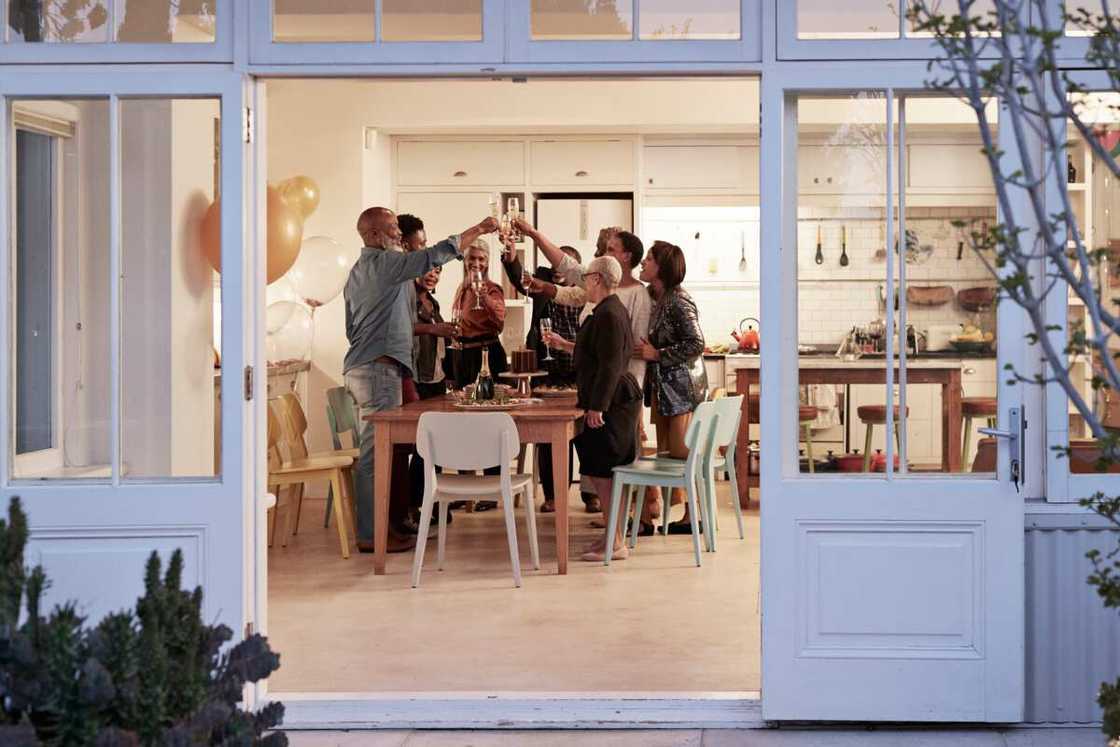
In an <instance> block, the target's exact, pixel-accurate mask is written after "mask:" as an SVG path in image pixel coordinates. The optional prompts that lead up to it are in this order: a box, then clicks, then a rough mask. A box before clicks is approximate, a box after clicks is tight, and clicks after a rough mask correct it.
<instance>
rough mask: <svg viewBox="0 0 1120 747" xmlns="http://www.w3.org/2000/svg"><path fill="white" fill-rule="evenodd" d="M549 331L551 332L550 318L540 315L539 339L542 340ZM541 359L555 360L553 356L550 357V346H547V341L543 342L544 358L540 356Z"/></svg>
mask: <svg viewBox="0 0 1120 747" xmlns="http://www.w3.org/2000/svg"><path fill="white" fill-rule="evenodd" d="M550 332H552V320H551V319H549V318H548V317H546V316H542V317H541V340H544V339H545V337H547V336H548V334H549V333H550ZM541 360H542V361H551V360H556V359H555V358H553V357H552V348H550V347H549V346H548V343H547V342H545V344H544V358H541Z"/></svg>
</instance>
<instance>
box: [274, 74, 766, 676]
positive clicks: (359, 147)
mask: <svg viewBox="0 0 1120 747" xmlns="http://www.w3.org/2000/svg"><path fill="white" fill-rule="evenodd" d="M265 85H266V90H267V123H264V124H263V126H264V127H267V130H266V132H267V134H266V143H267V180H268V182H269V183H270V185H274V186H275V187H276V188H277V192H278V193H282V192H287V193H288V203H289V205H291V204H294V203H295V202H298V201H299V200H300V199H301V195H302V197H303V198H305V199H308V200H310V202H314V201H315V200H317V205H314V206H313V210H309V208H311V207H312V205H311V204H310V202H308V203H305V204H303V205H302V208H303V212H305V213H306V217H305V218H304V219H303V221H302V235H301V236H302V248H301V250H300V253H299V254H300V257H301V258H302V259H301V258H297V259H296V260H295V265H294V266H293V267H292V268H291V270H288V271H285V272H284V273H283V274H282V275H280V276H279V277H278V278H277V279H276V280H275V282H272V283H270V285H269V288H268V293H267V299H266V300H267V304H268V311H267V314H266V317H267V319H268V320H269V321H268V324H267V326H268V340H267V343H266V350H267V353H268V357H269V376H268V389H269V396H270V400H272V399H274V398H279V397H281V396H282V395H285V394H289V395H294V397H288V400H289V401H291V400H293V399H294V400H296V401H298V404H299V406H300V409H301V411H302V413H303V415H304V417H305V420H306V430H305V431H304V432H303V434H302V435H303V439H304V442H305V444H306V447H307V449H308V450H309V451H310V452H312V453H314V452H323V451H327V450H331V449H333V448H334V447H335V445H336V444H335V442H334V440H333V437H332V436H333V433H332V425H331V420H332V419H331V417H330V416H329V415H328V410H329V409H330V407H331V402H330V399H329V398H330V395H329V392H330V391H331V390H332V389H336V388H338V387H340V386H342V385H343V376H342V371H343V367H344V358H345V356H346V353H347V349H348V342H347V338H346V319H345V316H346V314H345V302H344V299H343V296H342V294H341V293H339V292H338V291H337V290H335V291H334V292H335V295H334V296H332V297H331V298H323V299H321V300H322V301H323V303H322V304H321V305H319V304H318V303H314V302H315V301H318V300H319V299H316V298H313V297H312V296H313V295H314V294H309V293H308V292H307V287H308V285H311V286H314V287H315V288H316V291H317V292H319V291H322V289H323V288H326V286H338V287H339V288H340V287H341V285H340V284H339V283H337V282H335V283H332V282H328V280H329V278H328V277H327V276H328V275H333V274H338V273H337V269H336V268H334V267H331V264H332V263H331V262H325V263H324V262H319V263H311V262H310V261H309V260H310V259H311V256H310V254H309V252H314V251H320V252H326V253H329V254H330V256H331V257H336V258H337V260H336V261H334V262H333V264H335V265H339V266H341V267H342V268H343V269H344V270H348V268H349V266H350V265H352V264H353V263H354V262H355V261H356V260H357V258H358V255H359V253H360V247H361V245H360V243H359V241H360V240H359V237H358V235H357V234H356V233H355V223H356V221H357V217H358V214H359V213H360V212H361V211H362V210H364V209H365V208H367V207H370V206H385V207H388V208H390V209H392V210H394V211H396V212H397V213H398V214H410V215H414V216H416V217H418V218H420V219H421V220H422V221H423V223H424V228H425V232H426V234H427V237H428V243H429V244H434V243H436V242H437V241H439V240H440V239H442V238H444V237H446V236H448V235H449V234H453V233H458V232H459V231H461V230H462V229H464V228H466V227H467V226H469V225H472V224H474V223H477V222H478V221H479V220H481V219H483V218H485V217H486V216H488V215H490V214H491V212H492V210H493V207H492V206H493V205H495V204H496V205H497V206H498V211H499V212H504V211H508V210H509V208H510V207H512V206H513V205H514V204H516V207H517V209H519V210H520V211H521V212H522V213H523V214H524V215H525V216H526V217H527V218H528V219H530V222H532V223H534V224H535V225H536V227H537V228H538V229H539V230H541V231H542V232H544V233H545V234H546V235H548V237H549V238H550V239H551V240H552V241H553V242H554V243H556V244H558V245H568V246H572V247H574V248H576V249H577V250H578V251H579V252H580V253H581V260H582V262H583V263H584V264H586V263H587V262H588V261H590V259H591V258H592V255H593V254H594V252H595V243H596V239H597V237H598V234H599V230H600V229H601V228H604V227H607V226H618V227H620V228H622V229H624V230H626V231H628V232H632V233H634V234H636V235H637V236H638V237H639V238H640V239H641V241H642V243H643V247H644V248H645V249H648V248H649V247H650V245H651V244H652V243H653V242H654V241H655V240H662V241H666V242H669V243H671V244H673V245H675V246H677V247H679V248H680V250H681V252H682V253H683V256H684V259H685V263H686V267H687V272H686V275H685V279H684V282H683V288H684V289H685V291H686V292H687V293H688V294H689V295H690V296H691V298H692V299H693V300H694V302H695V305H696V308H697V312H698V316H699V324H700V328H701V330H702V332H703V337H704V341H705V354H704V355H703V356H702V359H698V360H697V364H698V365H703V367H704V369H705V374H706V377H707V381H708V385H707V388H706V390H705V397H710V396H713V395H714V396H720V395H722V394H727V393H730V394H732V395H733V394H734V392H735V369H736V367H737V366H742V365H754V366H755V367H757V355H755V357H754V363H753V364H751V363H748V362H746V361H747V360H748V359H747V358H746V357H744V356H738V357H737V356H736V355H735V352H736V344H737V343H736V341H735V339H733V338H732V336H731V335H730V333H731V332H732V331H733V330H734V331H735V332H736V333H738V331H739V330H740V329H742V330H746V329H747V327H748V326H750V325H751V324H752V323H751V322H744V320H745V319H748V318H754V319H757V318H758V316H759V283H758V278H759V248H758V247H759V205H760V201H759V200H760V198H759V188H758V112H759V106H758V100H759V87H758V82H757V80H753V79H732V78H720V79H702V78H675V79H668V78H665V79H598V80H591V79H546V80H530V81H524V80H513V81H511V80H508V79H505V80H342V79H339V80H295V79H293V80H277V81H269V82H267V83H266V84H265ZM297 177H307V178H309V180H310V183H308V182H306V181H304V182H301V181H299V180H297V179H296V178H297ZM301 187H302V188H304V191H303V192H301ZM511 199H514V200H516V201H517V202H516V203H513V202H511ZM296 210H297V211H298V210H299V208H298V207H297V208H296ZM489 241H490V242H491V245H490V253H489V265H488V272H489V278H490V279H491V280H493V281H494V282H495V283H497V284H498V285H500V287H501V289H502V292H501V295H502V298H503V304H504V307H505V314H504V324H503V326H502V329H501V333H500V340H501V344H502V347H503V348H504V350H505V351H509V352H511V353H512V351H517V350H522V349H524V348H526V338H527V336H529V335H530V333H531V332H532V331H533V330H532V327H533V319H534V314H533V303H534V302H533V301H530V300H527V299H526V298H525V297H524V296H523V295H521V294H520V293H518V292H517V290H516V289H515V287H514V285H515V284H514V283H513V282H512V278H510V277H509V276H508V275H507V273H506V272H505V270H504V268H503V266H502V261H501V247H500V245H499V243H498V241H497V238H496V237H490V239H489ZM515 252H516V253H517V256H518V259H519V260H520V261H521V262H522V264H523V265H524V266H525V267H527V268H532V267H537V266H543V267H548V266H549V262H548V261H547V259H546V258H545V257H544V256H543V254H542V253H540V252H539V251H538V250H537V247H536V246H535V245H534V243H533V242H532V241H524V242H520V243H518V244H517V245H516V248H515ZM320 259H321V258H320ZM637 273H638V271H637V269H635V271H634V274H635V276H637ZM340 277H341V278H342V282H345V276H344V275H340ZM270 279H271V278H270ZM462 279H463V267H462V264H461V263H459V262H457V261H453V262H451V263H449V264H448V265H446V266H445V267H444V269H443V272H442V276H441V277H440V279H439V283H438V285H437V286H436V288H435V289H434V291H433V293H432V295H433V296H434V297H435V299H436V300H437V301H438V302H439V303H440V305H441V306H442V307H443V309H444V310H445V311H444V313H445V314H446V313H447V310H448V309H449V308H450V307H451V306H452V305H453V303H454V299H455V296H456V289H457V288H458V287H459V286H460V284H461V283H462ZM327 290H328V291H329V290H331V289H330V288H328V289H327ZM322 292H326V291H322ZM309 299H310V300H312V301H313V303H311V304H309V303H307V301H308V300H309ZM754 326H755V329H757V324H755V325H754ZM755 349H757V348H755ZM743 352H744V353H747V352H748V351H746V350H744V351H743ZM270 404H271V403H270ZM644 412H645V416H644V419H645V421H646V426H645V433H646V445H647V446H648V447H650V448H654V449H655V448H656V443H655V437H654V434H655V429H654V427H653V426H652V424H650V422H649V408H648V407H647V408H644ZM335 420H336V421H337V418H336V419H335ZM751 427H752V426H750V424H749V423H748V422H747V418H744V422H743V423H742V425H741V428H743V429H748V428H751ZM755 427H756V426H755ZM334 430H338V429H334ZM343 430H344V429H343ZM755 436H757V432H755ZM338 445H339V446H341V447H342V448H344V449H345V448H349V447H351V446H353V444H352V442H351V440H350V437H349V435H348V434H347V433H345V432H343V433H340V434H339V441H338ZM279 452H280V455H279V456H280V457H281V459H283V458H289V457H290V456H291V455H290V454H289V453H288V450H287V448H286V447H285V446H280V447H279ZM740 452H743V453H742V454H741V456H740V458H741V459H744V460H745V459H749V458H750V453H749V452H750V450H749V449H740ZM526 458H527V465H526V471H533V467H532V465H533V463H534V461H535V460H534V450H533V449H529V450H528V452H527V455H526ZM755 473H756V474H757V470H756V471H755ZM578 475H579V471H578V464H577V465H576V466H575V469H574V470H573V477H574V480H573V481H572V482H571V484H570V489H569V491H568V495H567V496H566V498H567V503H568V510H569V513H570V520H569V521H570V526H569V534H570V536H569V544H570V546H571V548H572V553H573V559H572V563H571V566H570V567H569V569H568V573H567V574H566V575H558V574H557V554H556V547H557V545H556V529H555V526H554V522H553V521H552V516H551V515H550V514H548V513H540V514H539V515H538V531H539V540H540V548H541V569H540V570H533V567H532V564H531V562H530V559H529V542H528V538H527V536H526V527H525V525H524V522H523V521H522V512H523V510H524V507H523V506H522V507H521V508H519V509H518V512H517V525H518V526H517V528H518V532H519V533H520V537H519V539H520V542H519V544H520V548H521V566H522V573H523V574H524V579H523V585H522V587H521V588H518V589H515V588H513V585H512V583H511V579H510V560H509V556H508V547H507V542H506V528H505V524H504V521H503V517H502V513H501V511H495V510H492V511H470V510H468V508H469V507H468V508H464V509H461V510H455V511H453V512H452V517H453V519H452V523H451V525H450V526H449V527H448V534H447V548H446V564H445V570H444V571H442V572H437V571H436V570H435V565H434V560H435V558H434V555H435V544H436V542H435V540H434V539H432V540H429V543H430V544H429V552H428V555H427V558H428V560H427V563H426V565H425V572H424V576H423V582H422V585H421V586H420V588H418V589H414V588H412V586H411V583H410V571H411V567H412V562H413V553H412V552H411V551H408V552H402V553H399V554H390V555H389V556H388V563H387V574H386V575H385V576H377V575H375V574H374V566H373V562H372V556H370V555H367V554H363V553H360V552H358V551H357V549H356V547H355V544H354V538H353V537H351V536H348V539H347V546H348V549H349V552H350V557H349V558H348V559H343V557H342V556H341V549H340V533H339V532H338V530H337V527H336V521H337V511H330V512H328V510H327V495H328V492H333V491H330V490H329V488H328V483H327V482H325V481H323V480H321V479H317V480H310V481H309V482H307V483H306V484H305V485H304V486H303V487H302V488H299V489H297V490H294V491H290V490H288V489H283V490H281V494H280V496H279V499H280V502H279V504H278V506H277V508H276V510H275V511H273V512H272V513H273V514H275V518H276V519H277V521H275V522H273V523H272V524H270V528H269V534H270V536H271V537H272V542H271V543H270V548H269V551H268V554H267V562H268V574H267V575H268V583H267V589H268V599H267V604H268V631H267V632H268V635H269V637H270V640H271V641H272V642H273V645H274V647H275V648H276V649H277V650H279V651H281V652H283V655H284V666H283V667H282V668H281V670H280V671H279V672H278V673H277V674H275V675H274V676H273V677H272V679H271V681H270V690H271V691H272V692H274V693H276V692H281V693H282V692H292V691H298V692H393V691H402V690H408V691H471V692H480V691H487V692H502V691H505V692H584V693H586V692H614V693H625V692H674V693H694V694H699V693H712V692H725V693H726V692H732V693H750V692H755V691H757V690H759V688H760V684H761V683H760V661H759V659H760V653H759V652H760V632H759V631H760V624H759V619H760V610H759V593H758V592H759V545H758V537H759V525H758V498H759V495H758V489H757V487H751V488H750V489H749V490H750V492H749V499H748V486H747V484H746V483H742V482H741V483H740V485H741V487H740V491H741V496H740V498H741V500H740V505H741V507H742V528H743V529H742V531H743V538H742V539H741V538H740V534H739V531H740V530H739V524H738V521H737V516H736V512H735V511H734V510H733V499H732V494H731V487H730V484H729V482H728V481H727V480H726V479H724V478H720V479H719V480H717V481H716V501H715V503H716V506H717V507H718V521H717V524H718V527H717V534H718V540H719V541H718V544H717V550H716V551H715V552H705V553H703V557H702V563H701V565H700V567H697V566H696V563H695V561H694V559H693V551H692V548H693V544H692V543H693V540H692V537H691V536H690V533H688V532H686V533H684V534H680V535H676V534H671V535H669V536H667V537H666V536H649V537H645V536H643V537H640V538H639V539H638V544H637V548H636V550H635V552H634V553H633V554H632V555H631V556H630V558H629V559H627V560H626V561H625V562H616V563H615V564H614V565H612V567H610V568H604V567H603V565H602V564H601V563H582V562H579V560H578V558H579V548H581V547H582V546H583V545H584V544H586V543H587V542H589V541H591V540H593V539H594V538H595V537H596V536H601V534H602V529H599V528H595V527H594V526H593V522H594V521H596V520H599V521H601V520H603V518H604V514H602V513H593V512H588V511H587V510H586V509H585V502H584V501H583V500H581V499H582V498H583V497H585V496H583V495H582V493H581V489H580V485H579V476H578ZM545 498H546V496H545V495H544V491H543V488H542V486H540V485H538V486H536V494H535V496H534V501H535V504H536V505H537V507H538V508H540V507H541V506H542V504H543V502H544V500H545ZM604 498H605V497H604ZM332 503H335V501H334V500H333V498H332ZM604 503H605V500H604ZM682 512H683V507H682V506H680V505H673V507H672V510H671V515H670V520H671V521H674V522H675V521H678V520H680V519H681V517H682ZM328 513H329V514H330V518H329V519H328V518H327V515H328ZM655 523H656V524H658V525H660V523H661V520H660V519H658V520H657V521H656V522H655ZM350 529H351V530H352V527H351V528H350ZM349 532H350V530H348V531H347V534H349ZM620 651H625V652H631V653H633V652H642V653H644V654H645V655H641V654H640V653H639V654H638V655H627V656H625V657H623V658H619V657H618V652H620ZM622 661H625V662H626V664H625V665H624V666H620V664H621V662H622ZM610 662H616V663H615V664H610Z"/></svg>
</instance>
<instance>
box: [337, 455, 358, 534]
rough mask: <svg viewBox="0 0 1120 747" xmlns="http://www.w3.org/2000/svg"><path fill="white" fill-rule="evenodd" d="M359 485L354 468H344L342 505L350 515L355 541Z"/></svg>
mask: <svg viewBox="0 0 1120 747" xmlns="http://www.w3.org/2000/svg"><path fill="white" fill-rule="evenodd" d="M357 490H358V486H357V485H356V484H355V483H354V470H353V469H352V468H350V467H343V468H342V504H341V505H342V506H343V507H344V510H345V511H347V516H349V517H350V530H351V531H352V532H353V533H354V541H355V542H356V541H357V540H358V499H357V495H356V494H357Z"/></svg>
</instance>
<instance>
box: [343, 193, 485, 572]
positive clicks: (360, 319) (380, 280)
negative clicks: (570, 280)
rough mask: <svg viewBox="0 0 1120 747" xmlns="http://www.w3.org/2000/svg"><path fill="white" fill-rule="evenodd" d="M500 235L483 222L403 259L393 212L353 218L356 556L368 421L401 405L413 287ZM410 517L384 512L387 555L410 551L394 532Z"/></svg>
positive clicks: (368, 506) (350, 296) (348, 374)
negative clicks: (357, 241) (357, 251)
mask: <svg viewBox="0 0 1120 747" xmlns="http://www.w3.org/2000/svg"><path fill="white" fill-rule="evenodd" d="M497 229H498V223H497V221H495V220H494V219H493V218H486V219H485V220H482V221H480V222H479V223H477V224H475V225H473V226H471V227H470V228H467V229H466V230H464V231H463V232H462V233H461V234H459V235H457V236H449V237H448V238H446V239H444V240H443V241H441V242H439V243H438V244H436V245H434V246H432V247H429V248H427V249H422V250H420V251H415V252H408V253H406V252H404V251H403V250H402V248H401V230H400V227H399V226H398V224H397V216H396V214H395V213H394V212H393V211H392V210H389V209H388V208H383V207H372V208H369V209H367V210H365V211H363V212H362V214H361V215H360V216H359V217H358V235H359V236H361V237H362V241H363V242H364V244H365V246H363V247H362V255H361V256H360V257H359V258H358V261H357V262H355V263H354V267H353V268H351V270H350V277H349V278H348V279H347V281H346V287H345V289H344V290H343V297H344V298H345V300H346V339H347V340H348V341H349V343H350V349H349V350H348V351H347V352H346V358H345V360H344V362H343V375H344V377H345V380H346V388H347V389H349V390H350V393H351V394H353V395H354V399H355V401H356V402H357V403H358V410H359V416H360V417H361V426H360V427H361V431H360V433H359V444H358V446H359V451H358V463H357V465H356V467H355V470H354V480H355V482H356V483H357V485H356V486H355V487H356V492H357V513H358V526H357V529H356V534H357V539H358V549H359V550H360V551H361V552H373V424H372V423H370V422H369V421H367V420H365V418H366V417H367V416H369V415H371V414H372V413H374V412H379V411H381V410H391V409H393V408H394V407H400V405H401V381H402V379H403V378H404V377H411V376H412V375H413V371H412V365H413V364H412V334H413V330H412V314H413V309H412V308H411V306H412V304H411V302H410V299H411V295H410V293H409V292H408V291H409V288H410V287H411V283H412V281H413V280H415V279H416V278H418V277H421V276H422V275H424V274H426V273H427V272H428V271H429V270H431V269H432V268H433V267H439V266H441V265H443V264H446V263H447V262H450V261H451V260H453V259H462V258H463V255H462V252H461V251H460V247H463V246H469V245H470V244H471V242H473V241H474V240H475V239H478V238H479V237H480V236H483V235H484V234H487V233H493V232H494V231H496V230H497ZM407 512H408V504H407V502H405V504H404V505H403V506H396V507H394V506H390V508H389V530H390V531H389V552H404V551H407V550H409V549H411V548H412V547H414V546H415V539H414V538H413V537H410V536H408V535H402V534H400V533H398V532H394V531H393V525H394V522H397V523H402V522H403V521H404V519H405V517H406V515H407ZM394 513H396V515H394Z"/></svg>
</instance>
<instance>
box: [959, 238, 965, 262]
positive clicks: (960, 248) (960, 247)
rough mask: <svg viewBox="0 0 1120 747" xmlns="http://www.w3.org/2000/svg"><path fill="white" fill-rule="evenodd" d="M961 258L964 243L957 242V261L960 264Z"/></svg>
mask: <svg viewBox="0 0 1120 747" xmlns="http://www.w3.org/2000/svg"><path fill="white" fill-rule="evenodd" d="M963 256H964V241H958V242H957V261H958V262H960V261H961V257H963Z"/></svg>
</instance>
